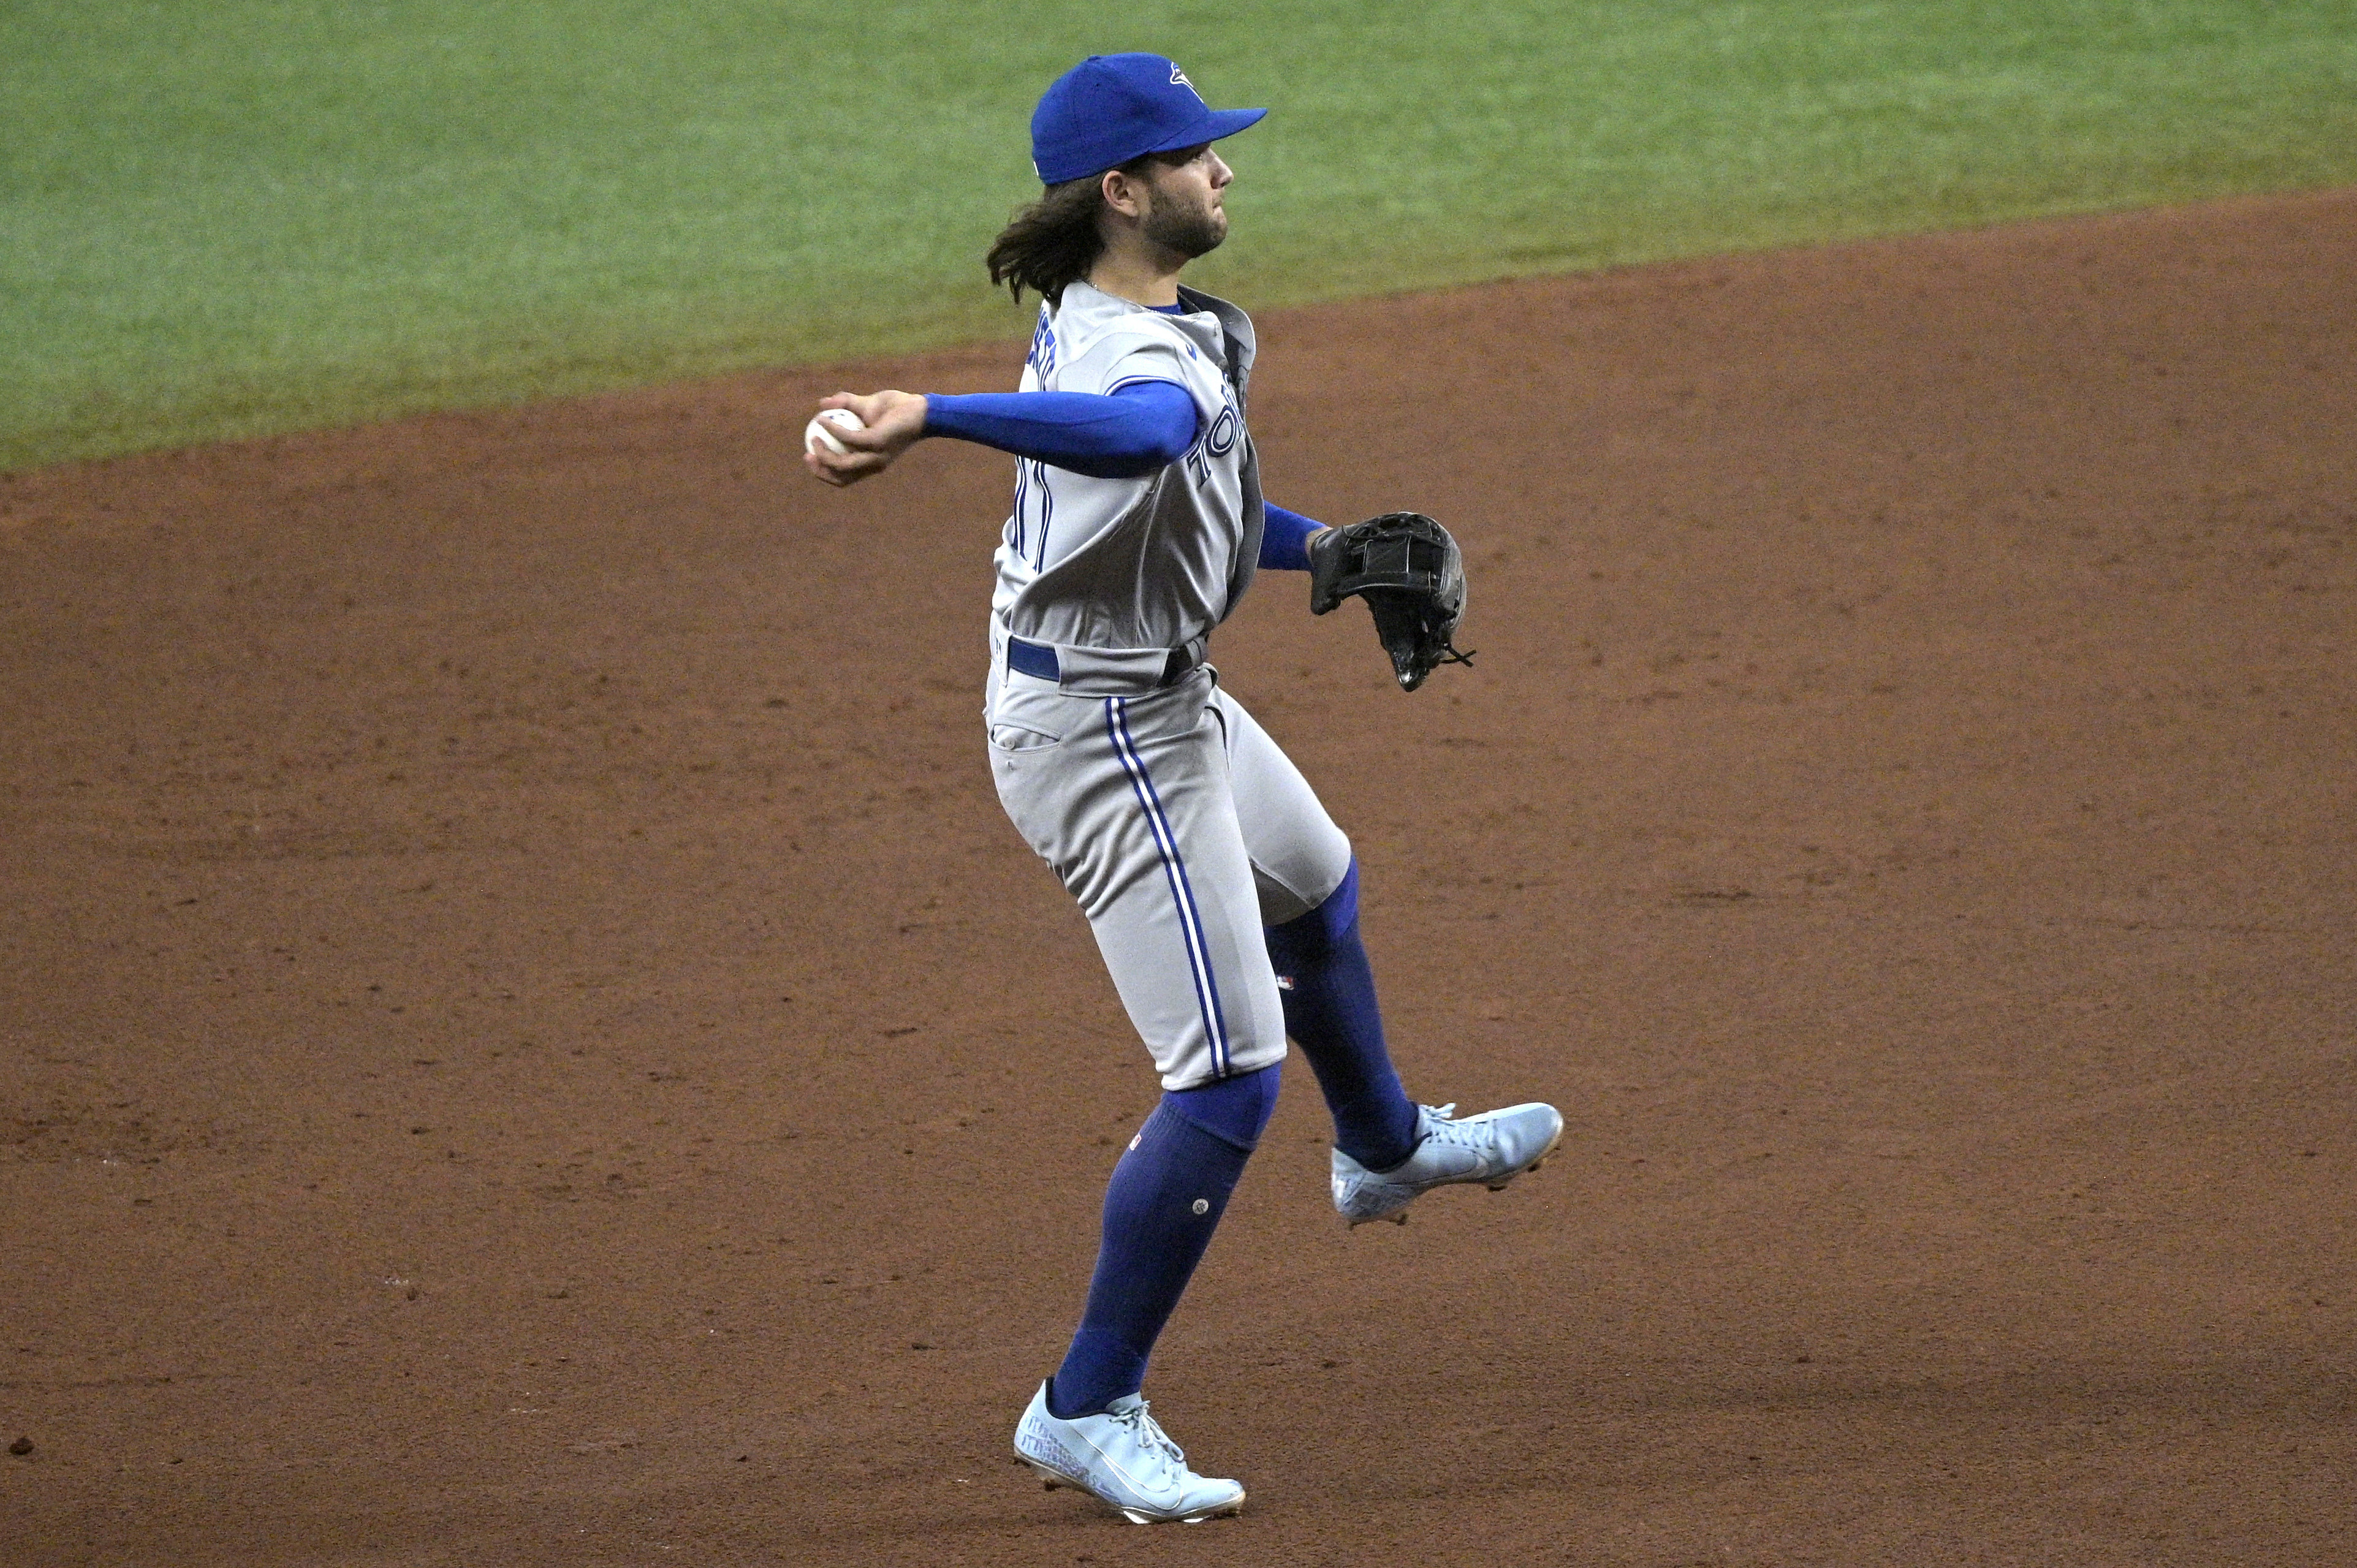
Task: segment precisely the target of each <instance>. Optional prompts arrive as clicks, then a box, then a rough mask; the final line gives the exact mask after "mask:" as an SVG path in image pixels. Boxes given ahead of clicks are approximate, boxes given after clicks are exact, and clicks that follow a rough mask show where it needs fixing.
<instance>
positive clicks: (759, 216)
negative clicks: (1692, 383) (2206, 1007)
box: [0, 0, 2357, 467]
mask: <svg viewBox="0 0 2357 1568" xmlns="http://www.w3.org/2000/svg"><path fill="white" fill-rule="evenodd" d="M1110 9H1112V8H1109V7H1105V6H1103V5H1082V4H1076V3H1070V0H1038V3H1035V4H1033V5H1028V6H1027V7H1023V8H1021V9H1020V10H1019V11H1017V9H1015V8H1011V7H998V6H980V5H952V4H948V3H946V0H920V3H915V4H907V5H891V4H878V5H814V4H806V3H802V0H783V3H777V0H773V3H759V0H703V3H698V0H673V3H671V4H664V5H656V4H645V3H630V0H602V3H593V0H542V3H540V4H519V3H515V0H463V3H461V0H406V3H390V0H379V3H373V4H372V3H368V0H343V3H338V4H296V3H292V0H276V3H272V0H209V3H206V4H198V3H197V0H151V3H146V4H132V3H129V0H86V3H83V4H79V5H64V4H59V3H56V0H28V3H26V4H19V5H11V6H9V7H7V8H6V9H5V11H0V467H26V466H28V465H32V464H36V463H41V462H47V461H50V460H53V459H58V458H62V457H68V456H84V455H91V454H97V453H106V452H117V451H124V450H130V449H135V448H139V447H145V446H158V445H169V444H178V443H181V442H187V441H192V440H198V439H202V438H206V437H211V436H219V435H239V434H250V433H255V432H261V431H269V430H281V429H288V428H296V427H302V426H307V425H315V424H328V423H336V422H341V421H347V420H351V419H356V418H365V417H371V416H376V415H381V414H387V413H397V412H401V411H404V410H412V409H419V408H427V407H446V406H453V405H464V404H471V403H491V402H500V401H504V400H508V399H513V398H519V397H528V396H540V395H546V394H551V393H561V392H582V391H587V390H591V389H596V388H604V387H612V386H617V385H623V384H629V383H633V382H640V381H651V380H657V379H662V378H668V377H673V376H682V375H690V374H699V373H704V372H708V371H725V370H729V369H734V368H738V367H744V366H750V365H757V364H774V363H784V362H792V361H807V360H814V359H823V358H833V357H837V356H845V355H851V354H856V353H863V352H866V351H869V350H876V349H907V348H912V347H918V346H922V345H930V344H939V343H946V342H952V341H956V340H960V339H973V338H989V337H1003V336H1009V335H1013V334H1017V333H1019V332H1020V331H1022V330H1023V329H1024V327H1023V322H1022V320H1021V319H1020V318H1019V317H1017V316H1016V315H1015V314H1014V313H1013V312H1012V310H1011V309H1010V308H1009V307H1008V306H1006V303H1005V301H1004V297H1003V296H997V297H994V296H993V295H991V294H990V292H989V291H988V289H987V288H986V287H985V282H984V279H983V276H982V274H981V271H980V268H979V265H978V261H977V258H978V257H979V255H980V253H981V252H982V250H983V248H984V246H985V244H986V243H987V242H988V240H989V238H990V236H991V234H992V233H993V232H994V231H996V226H997V224H998V223H999V221H1000V220H1003V219H1004V217H1005V216H1006V212H1007V210H1008V209H1010V208H1011V207H1012V206H1013V205H1015V204H1016V203H1017V201H1019V200H1022V199H1027V198H1028V196H1030V195H1031V194H1034V193H1035V192H1036V190H1037V187H1036V185H1035V184H1033V182H1032V180H1031V177H1030V170H1029V162H1028V151H1027V143H1026V126H1027V123H1028V114H1029V110H1030V105H1031V102H1032V101H1033V99H1034V98H1035V97H1036V96H1037V94H1038V92H1039V88H1040V87H1041V86H1042V85H1044V84H1045V83H1046V81H1048V80H1049V78H1050V77H1051V76H1053V75H1054V74H1055V73H1056V72H1057V71H1058V70H1061V69H1062V68H1064V67H1065V66H1067V65H1069V64H1071V62H1072V61H1073V60H1074V59H1078V58H1079V57H1080V56H1081V55H1082V54H1084V53H1087V52H1089V51H1091V50H1112V49H1117V48H1153V49H1158V50H1162V51H1164V52H1168V53H1171V54H1174V55H1176V56H1177V57H1178V58H1179V59H1180V60H1181V61H1182V62H1183V63H1184V64H1185V65H1186V66H1187V68H1188V70H1189V73H1190V74H1191V76H1192V77H1193V79H1194V81H1196V82H1197V83H1198V84H1199V85H1200V86H1201V87H1202V88H1203V90H1204V91H1205V92H1206V93H1207V94H1208V95H1209V96H1210V97H1211V99H1212V100H1213V101H1214V102H1223V103H1231V104H1263V103H1265V104H1270V105H1273V106H1275V113H1273V114H1272V115H1271V116H1270V118H1269V119H1268V121H1267V122H1266V123H1265V124H1263V125H1261V126H1259V127H1257V128H1256V129H1254V130H1253V131H1252V132H1250V133H1247V134H1245V135H1244V136H1243V137H1240V138H1238V140H1237V141H1236V142H1235V143H1234V144H1233V145H1232V161H1233V162H1234V164H1235V165H1236V166H1237V169H1238V171H1239V184H1238V186H1237V188H1236V189H1235V191H1234V192H1233V194H1232V197H1231V200H1230V207H1231V209H1232V212H1233V214H1234V216H1235V220H1236V235H1235V239H1234V240H1233V241H1232V243H1231V246H1230V248H1229V249H1228V250H1227V251H1225V252H1222V253H1221V254H1220V255H1218V256H1216V257H1213V258H1211V261H1210V262H1209V263H1206V264H1205V267H1204V269H1203V274H1202V275H1203V277H1204V280H1205V282H1206V284H1207V285H1209V286H1212V287H1215V288H1222V287H1223V288H1226V289H1230V290H1232V291H1233V292H1235V293H1236V294H1237V295H1239V296H1241V297H1242V298H1243V299H1244V300H1245V301H1246V302H1247V303H1248V304H1249V305H1251V306H1254V307H1265V306H1273V305H1279V304H1287V303H1294V302H1298V301H1304V300H1310V299H1318V298H1329V297H1333V296H1337V295H1350V294H1359V293H1365V292H1369V291H1378V290H1390V289H1399V288H1406V287H1415V286H1423V285H1437V284H1447V283H1456V282H1463V281H1469V280H1474V279H1480V278H1488V277H1495V276H1500V275H1503V274H1515V273H1530V272H1544V271H1556V270H1563V269H1571V268H1582V267H1591V266H1597V265H1601V264H1606V263H1622V262H1632V261H1641V260H1648V259H1653V258H1660V257H1666V256H1674V255H1684V254H1693V253H1697V252H1710V251H1717V250H1732V249H1743V248H1752V247H1759V246H1764V245H1776V244H1783V243H1788V242H1801V241H1809V240H1815V239H1822V238H1833V237H1841V236H1855V235H1862V234H1872V233H1886V232H1892V231H1907V230H1918V229H1928V228H1937V227H1948V226H1955V225H1964V224H1974V223H1980V222H1986V221H1989V220H1998V219H2007V218H2015V217H2022V216H2029V215H2035V214H2051V213H2062V212H2077V211H2087V210H2093V209H2107V208H2118V207H2125V206H2133V205H2140V204H2146V203H2151V202H2158V201H2169V200H2177V199H2187V198H2194V197H2202V196H2210V195H2215V194H2222V193H2226V192H2233V191H2247V190H2257V189H2280V188H2294V187H2305V186H2317V185H2326V184H2333V183H2339V182H2346V181H2352V180H2357V5H2351V4H2350V0H2275V3H2267V0H2207V3H2192V0H1981V3H1976V4H1975V3H1963V0H1955V3H1932V0H1922V3H1918V4H1883V5H1832V4H1800V3H1797V0H1754V3H1750V4H1733V3H1703V0H1684V3H1681V0H1657V3H1654V4H1596V3H1587V4H1578V3H1561V4H1539V3H1534V0H1481V3H1472V0H1437V3H1435V0H1415V3H1389V0H1386V3H1383V4H1367V5H1357V6H1351V7H1344V6H1340V5H1330V4H1310V3H1308V0H1235V3H1233V4H1231V5H1224V6H1217V7H1214V6H1204V5H1182V4H1176V3H1158V0H1144V3H1140V4H1137V5H1132V6H1130V7H1127V8H1126V11H1127V15H1128V16H1129V17H1130V18H1131V19H1130V20H1129V21H1127V22H1125V23H1123V24H1122V25H1119V26H1114V25H1112V24H1111V23H1109V22H1108V21H1107V20H1106V19H1105V17H1106V15H1107V13H1108V11H1109V10H1110ZM1369 18H1372V19H1369Z"/></svg>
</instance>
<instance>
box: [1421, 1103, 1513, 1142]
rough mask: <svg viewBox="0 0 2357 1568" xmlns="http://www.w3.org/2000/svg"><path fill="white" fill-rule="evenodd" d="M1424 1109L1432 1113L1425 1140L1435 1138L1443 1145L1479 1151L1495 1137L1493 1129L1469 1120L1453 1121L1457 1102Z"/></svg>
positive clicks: (1429, 1106) (1428, 1106)
mask: <svg viewBox="0 0 2357 1568" xmlns="http://www.w3.org/2000/svg"><path fill="white" fill-rule="evenodd" d="M1425 1109H1426V1111H1429V1112H1432V1130H1431V1131H1430V1132H1429V1133H1426V1134H1425V1136H1426V1137H1427V1138H1437V1139H1439V1140H1440V1141H1441V1142H1442V1143H1444V1144H1460V1145H1462V1146H1463V1147H1465V1148H1468V1149H1479V1148H1482V1147H1484V1146H1486V1145H1487V1144H1490V1143H1491V1141H1492V1139H1493V1138H1494V1136H1495V1133H1496V1130H1495V1129H1494V1128H1491V1127H1489V1126H1486V1125H1481V1124H1478V1123H1476V1122H1472V1121H1470V1120H1468V1121H1464V1122H1458V1121H1457V1120H1455V1119H1454V1118H1455V1117H1456V1114H1457V1102H1456V1101H1453V1100H1452V1101H1449V1102H1448V1104H1446V1105H1427V1106H1426V1107H1425Z"/></svg>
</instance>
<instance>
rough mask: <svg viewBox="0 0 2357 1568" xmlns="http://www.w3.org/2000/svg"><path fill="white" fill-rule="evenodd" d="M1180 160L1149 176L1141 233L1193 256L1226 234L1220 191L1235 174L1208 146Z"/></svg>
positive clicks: (1213, 247) (1157, 167) (1155, 169)
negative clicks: (1149, 200) (1149, 198)
mask: <svg viewBox="0 0 2357 1568" xmlns="http://www.w3.org/2000/svg"><path fill="white" fill-rule="evenodd" d="M1180 156H1181V157H1182V159H1183V161H1181V162H1178V163H1169V164H1163V163H1157V164H1156V165H1154V166H1153V172H1152V173H1151V175H1150V176H1149V177H1148V184H1149V188H1150V189H1151V190H1152V192H1153V197H1152V200H1153V206H1152V207H1151V208H1149V209H1147V211H1146V218H1145V222H1144V225H1143V227H1144V228H1145V231H1146V238H1147V239H1149V240H1151V241H1153V242H1155V243H1156V244H1157V245H1162V246H1165V247H1167V248H1168V249H1169V250H1173V251H1176V252H1179V254H1180V255H1182V256H1186V257H1189V258H1190V259H1191V258H1193V257H1196V256H1200V255H1202V254H1203V253H1204V252H1207V251H1212V250H1216V249H1218V247H1219V243H1220V242H1221V241H1222V240H1224V239H1226V238H1227V237H1228V214H1227V209H1225V208H1224V207H1223V206H1222V205H1221V195H1222V192H1224V191H1225V190H1226V189H1227V188H1228V182H1229V181H1231V180H1232V179H1234V178H1235V177H1236V172H1235V170H1233V169H1232V168H1230V167H1229V166H1227V164H1226V162H1225V161H1224V160H1223V159H1222V158H1221V156H1220V155H1219V154H1218V153H1217V152H1215V151H1213V150H1212V148H1211V145H1210V144H1209V143H1206V144H1205V145H1202V146H1200V147H1195V148H1192V149H1190V150H1189V151H1188V152H1186V153H1184V154H1182V155H1180Z"/></svg>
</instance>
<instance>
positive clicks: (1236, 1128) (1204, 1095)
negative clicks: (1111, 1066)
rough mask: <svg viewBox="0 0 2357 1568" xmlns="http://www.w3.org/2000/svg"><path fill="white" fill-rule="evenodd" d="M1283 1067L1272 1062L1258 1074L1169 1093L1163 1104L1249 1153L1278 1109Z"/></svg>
mask: <svg viewBox="0 0 2357 1568" xmlns="http://www.w3.org/2000/svg"><path fill="white" fill-rule="evenodd" d="M1281 1067H1282V1064H1281V1063H1277V1062H1271V1063H1270V1064H1269V1065H1268V1066H1266V1067H1265V1068H1262V1069H1259V1070H1258V1071H1255V1072H1243V1073H1238V1074H1236V1075H1235V1076H1234V1077H1233V1078H1223V1079H1219V1080H1217V1081H1216V1082H1212V1083H1206V1084H1200V1085H1199V1086H1197V1087H1196V1088H1193V1089H1174V1090H1166V1091H1165V1092H1164V1094H1163V1096H1162V1103H1163V1104H1165V1105H1167V1106H1168V1107H1169V1108H1170V1110H1171V1111H1172V1112H1174V1113H1175V1114H1177V1115H1179V1116H1180V1117H1183V1118H1184V1119H1185V1120H1186V1121H1187V1122H1189V1123H1191V1124H1193V1125H1194V1126H1196V1127H1198V1128H1200V1129H1201V1130H1202V1131H1204V1132H1206V1133H1210V1134H1211V1136H1213V1137H1214V1138H1217V1139H1219V1140H1220V1141H1221V1142H1222V1143H1225V1144H1233V1145H1234V1146H1235V1147H1237V1148H1239V1149H1245V1150H1249V1149H1251V1148H1253V1147H1254V1145H1255V1144H1258V1143H1259V1142H1260V1135H1261V1131H1262V1129H1264V1128H1265V1127H1266V1126H1267V1125H1268V1119H1269V1116H1270V1114H1271V1113H1272V1112H1275V1110H1276V1091H1277V1089H1278V1087H1279V1085H1280V1083H1281V1082H1282V1078H1281V1076H1280V1069H1281Z"/></svg>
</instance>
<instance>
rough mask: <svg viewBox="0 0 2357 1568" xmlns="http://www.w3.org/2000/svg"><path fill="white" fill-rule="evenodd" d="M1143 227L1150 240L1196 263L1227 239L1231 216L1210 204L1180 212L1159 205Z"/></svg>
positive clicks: (1176, 209)
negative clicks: (1198, 257)
mask: <svg viewBox="0 0 2357 1568" xmlns="http://www.w3.org/2000/svg"><path fill="white" fill-rule="evenodd" d="M1142 228H1143V229H1144V231H1145V234H1146V238H1147V239H1148V240H1151V241H1153V242H1155V243H1156V244H1157V245H1160V246H1161V247H1162V248H1163V249H1165V250H1168V251H1175V252H1178V253H1179V255H1182V256H1184V257H1186V258H1187V259H1188V260H1189V261H1193V260H1194V259H1195V258H1196V257H1197V256H1200V255H1205V254H1208V253H1209V252H1212V251H1216V250H1218V249H1219V248H1220V242H1221V241H1222V240H1224V239H1226V238H1227V237H1228V215H1227V214H1226V213H1224V212H1222V211H1220V210H1219V209H1216V208H1213V207H1211V206H1209V205H1206V206H1203V207H1200V208H1193V209H1181V208H1178V207H1169V206H1163V205H1161V204H1158V203H1157V205H1156V207H1155V209H1154V210H1153V211H1151V212H1149V213H1147V214H1146V221H1145V223H1144V224H1143V225H1142Z"/></svg>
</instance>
